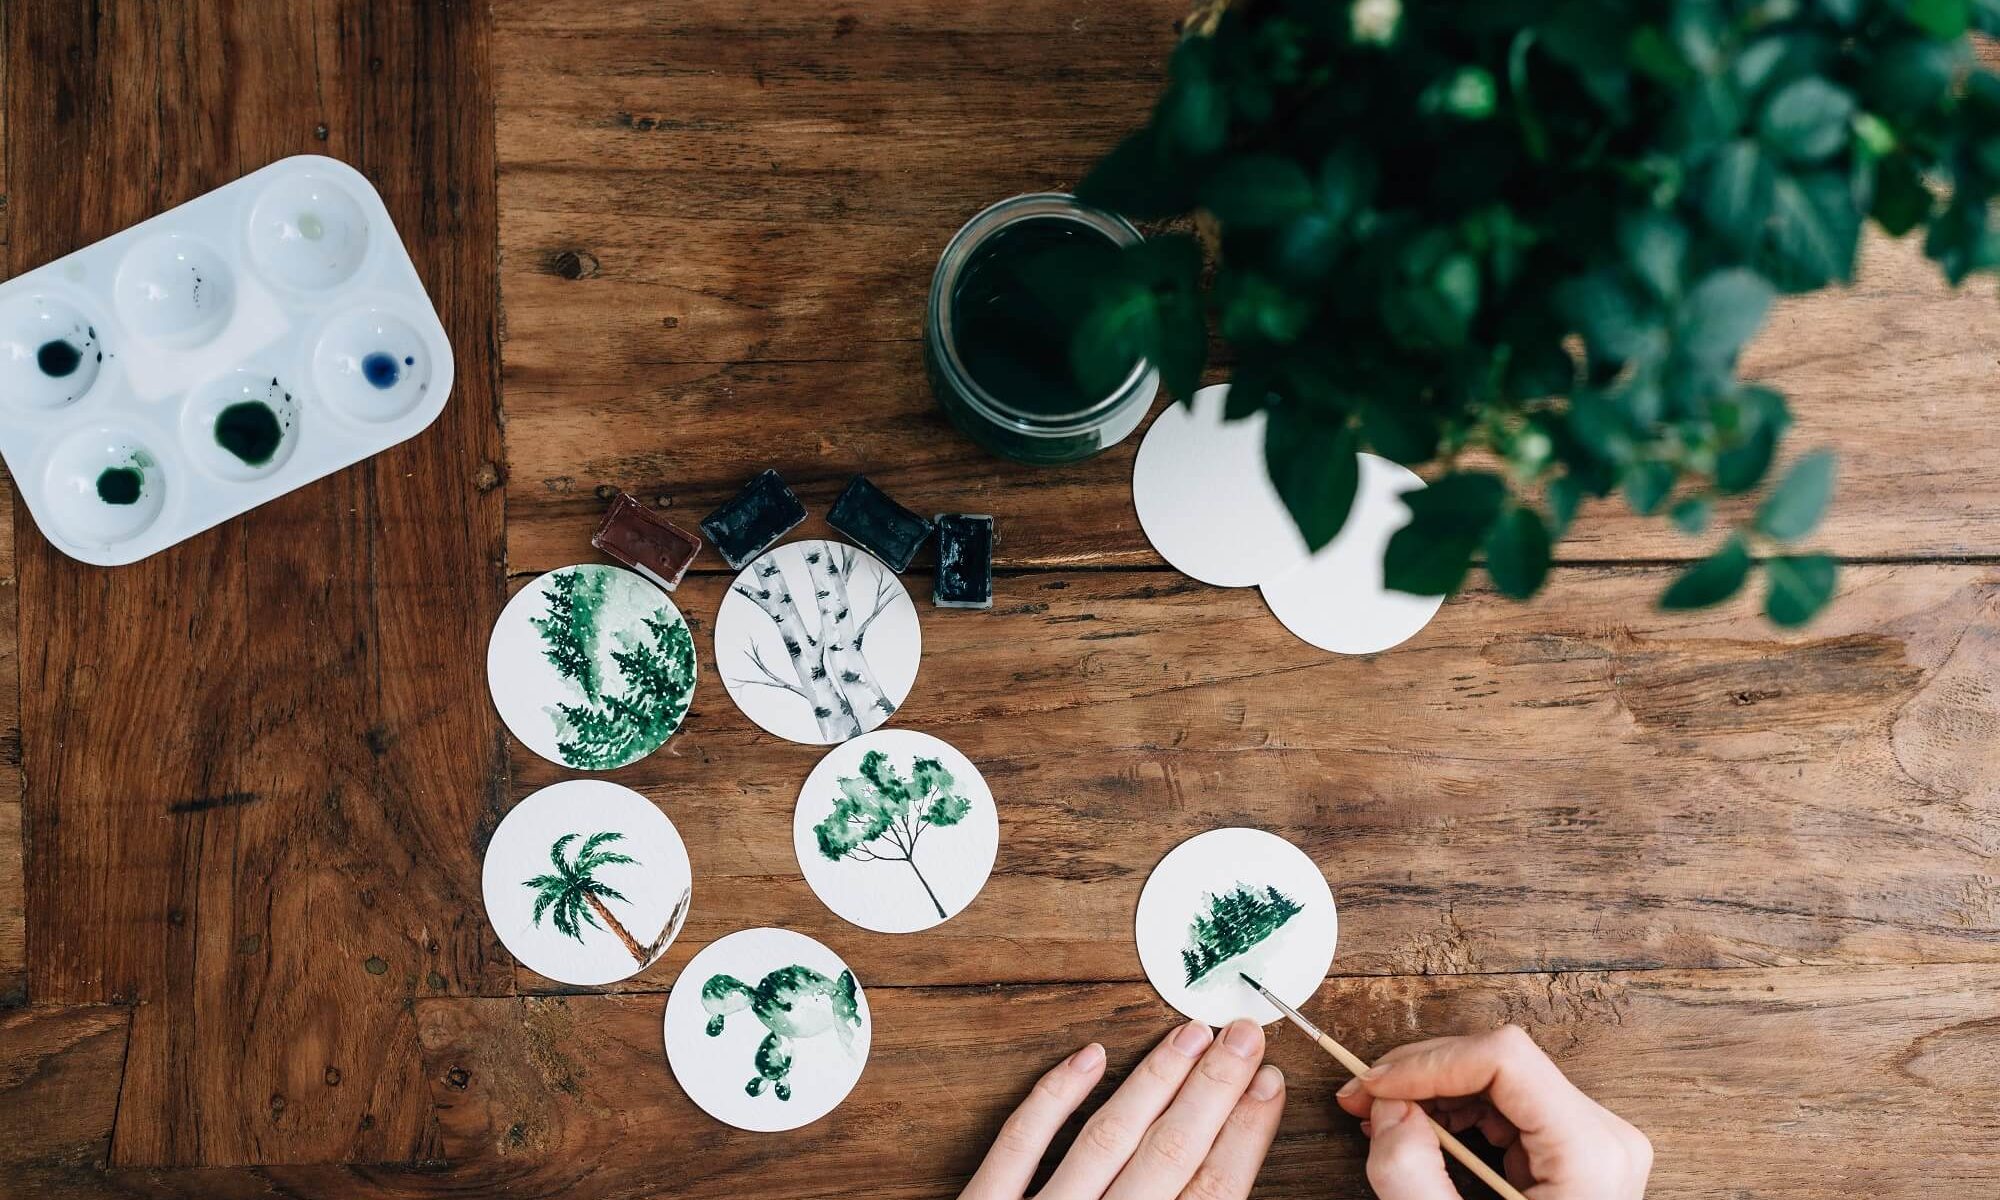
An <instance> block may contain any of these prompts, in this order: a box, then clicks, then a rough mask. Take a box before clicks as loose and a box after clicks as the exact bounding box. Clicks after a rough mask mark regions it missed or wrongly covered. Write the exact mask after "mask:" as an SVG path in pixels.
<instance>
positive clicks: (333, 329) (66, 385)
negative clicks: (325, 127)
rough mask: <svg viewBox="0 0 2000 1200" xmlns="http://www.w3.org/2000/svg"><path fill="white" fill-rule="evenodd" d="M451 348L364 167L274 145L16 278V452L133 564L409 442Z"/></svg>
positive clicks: (6, 299)
mask: <svg viewBox="0 0 2000 1200" xmlns="http://www.w3.org/2000/svg"><path fill="white" fill-rule="evenodd" d="M451 383H452V355H451V346H450V344H449V343H448V342H447V341H446V340H445V333H444V326H443V325H442V324H440V323H439V321H438V317H437V312H436V310H435V309H434V308H432V306H431V302H430V298H429V297H428V296H427V295H426V294H425V292H424V286H423V281H422V280H420V279H419V278H418V277H417V272H416V268H415V267H414V266H413V265H412V264H411V262H410V256H409V254H408V252H407V251H406V250H405V249H404V248H403V243H402V239H401V237H399V236H398V235H397V233H396V227H395V225H394V224H393V223H392V222H391V221H390V219H389V212H388V209H386V208H385V207H383V204H382V199H381V197H380V196H379V195H377V194H376V192H375V189H374V187H373V186H372V185H370V184H369V182H368V180H367V179H365V178H364V177H362V175H361V174H360V173H359V172H358V171H355V170H354V169H353V168H352V167H349V166H347V165H346V164H345V163H342V162H338V161H336V160H334V159H330V158H322V157H317V156H312V155H304V156H300V157H297V158H288V159H285V160H283V161H281V162H276V163H273V164H271V165H270V166H268V167H265V168H264V169H262V170H260V171H255V172H253V173H251V174H249V175H246V176H244V177H243V178H241V179H239V180H237V181H236V182H234V183H231V184H227V185H225V186H223V187H220V188H217V189H216V190H215V191H212V192H209V193H208V194H207V195H204V196H201V197H198V198H196V199H194V200H191V201H189V202H188V203H186V204H183V205H181V206H180V207H179V208H175V209H173V210H171V211H169V212H165V213H162V214H160V215H159V216H157V217H154V218H152V219H151V220H149V221H145V222H143V223H141V224H138V225H135V226H133V227H132V228H130V229H127V230H124V231H123V232H121V233H117V234H114V235H113V236H111V237H108V238H106V239H104V240H103V241H101V242H98V243H96V244H95V245H91V246H88V247H85V248H84V249H82V250H79V251H77V252H76V253H74V254H71V255H69V256H67V257H65V258H60V259H57V260H56V261H55V262H52V263H49V264H48V265H47V266H44V267H41V268H39V269H37V270H34V271H31V272H29V273H28V274H26V275H23V276H21V277H20V278H18V279H14V280H10V281H9V282H7V283H6V284H4V285H0V456H4V457H5V459H6V461H7V467H8V469H9V470H10V471H11V472H12V473H13V475H14V481H15V486H16V487H17V488H18V489H19V491H20V493H21V496H22V499H23V500H25V501H26V502H27V505H28V511H29V512H30V513H32V514H34V518H35V523H36V524H37V525H39V526H41V529H42V532H43V533H45V534H47V535H48V537H49V540H50V541H52V542H54V543H55V545H56V546H57V547H58V548H59V549H61V550H62V551H63V552H64V553H66V554H68V555H70V556H71V557H73V558H77V559H81V560H83V561H84V562H89V563H96V564H99V565H101V566H118V565H121V564H124V563H129V562H135V561H137V560H139V559H142V558H145V557H146V556H147V555H150V554H154V553H156V552H158V551H160V550H163V549H165V548H167V547H168V546H171V545H173V544H174V543H176V542H179V541H183V540H185V539H186V538H189V537H192V536H193V535H195V534H197V533H199V532H201V531H202V530H204V529H207V528H209V527H210V526H213V525H217V524H220V523H221V522H223V521H226V520H228V519H229V518H230V517H233V516H236V515H237V514H239V513H243V512H246V511H248V510H250V509H252V508H255V507H256V506H257V505H259V504H262V503H264V502H265V501H267V500H271V499H273V498H275V497H277V496H281V495H283V494H284V493H286V492H288V491H291V490H292V489H294V488H297V487H300V486H302V485H304V484H307V483H310V482H311V481H313V480H315V479H318V478H320V477H321V476H323V475H328V474H331V473H333V472H334V471H338V470H340V469H341V468H342V467H346V466H350V465H352V464H354V463H356V462H359V461H361V460H362V459H364V458H367V457H369V456H370V455H373V454H376V453H379V452H380V451H382V450H386V449H388V448H389V447H390V446H393V445H395V444H397V443H398V442H401V441H404V440H406V439H408V438H410V437H412V436H413V435H415V434H416V433H418V432H419V431H421V430H422V429H423V428H424V427H425V426H427V425H429V424H430V423H431V422H432V421H433V420H435V419H436V417H437V415H438V413H439V412H440V411H442V410H443V408H444V404H445V399H446V397H448V396H449V395H450V393H451Z"/></svg>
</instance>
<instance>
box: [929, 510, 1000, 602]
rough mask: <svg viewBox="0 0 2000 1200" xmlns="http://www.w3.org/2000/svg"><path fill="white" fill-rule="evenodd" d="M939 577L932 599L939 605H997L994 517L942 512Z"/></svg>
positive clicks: (935, 521) (938, 522)
mask: <svg viewBox="0 0 2000 1200" xmlns="http://www.w3.org/2000/svg"><path fill="white" fill-rule="evenodd" d="M931 523H932V524H933V525H935V526H936V527H937V540H938V542H937V579H936V581H935V582H934V583H933V585H932V587H931V603H932V604H934V605H936V606H937V607H939V608H992V607H993V518H992V517H989V516H985V515H983V514H977V513H939V514H938V515H937V516H936V517H933V518H932V519H931Z"/></svg>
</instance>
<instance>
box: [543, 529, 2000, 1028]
mask: <svg viewBox="0 0 2000 1200" xmlns="http://www.w3.org/2000/svg"><path fill="white" fill-rule="evenodd" d="M1664 575H1665V571H1664V569H1637V568H1620V569H1615V570H1613V569H1606V570H1597V569H1582V568H1571V569H1564V570H1561V571H1559V572H1558V573H1557V575H1556V578H1555V581H1554V584H1553V586H1552V589H1551V594H1550V597H1549V599H1548V602H1547V603H1545V604H1542V605H1539V606H1529V607H1523V606H1521V605H1516V604H1513V603H1511V602H1508V601H1506V600H1504V599H1501V598H1499V597H1497V596H1494V595H1491V594H1488V593H1474V594H1471V595H1469V596H1467V597H1466V598H1464V599H1461V600H1459V601H1455V602H1453V603H1451V604H1448V605H1446V606H1445V608H1444V609H1443V610H1442V612H1441V613H1440V615H1439V617H1438V618H1437V620H1436V621H1434V622H1433V623H1432V624H1431V626H1430V627H1429V628H1428V629H1426V630H1425V631H1424V632H1423V633H1421V634H1420V635H1418V637H1417V638H1415V639H1414V640H1413V641H1411V642H1409V643H1407V644H1406V645H1404V646H1403V647H1401V648H1399V649H1397V650H1395V651H1393V652H1391V653H1388V654H1383V655H1377V656H1370V657H1364V658H1343V657H1338V656H1332V655H1327V654H1323V653H1321V652H1319V651H1317V650H1314V649H1312V648H1311V647H1308V646H1306V645H1305V644H1303V643H1300V642H1298V641H1296V640H1295V639H1293V638H1292V637H1291V635H1290V634H1288V633H1287V632H1286V631H1285V630H1284V629H1283V627H1281V626H1280V625H1279V624H1278V623H1277V622H1276V620H1274V619H1273V618H1272V617H1271V616H1270V614H1269V613H1268V612H1266V611H1265V610H1264V608H1263V607H1262V605H1261V603H1260V602H1259V601H1258V599H1257V598H1256V595H1255V593H1254V592H1250V591H1247V590H1243V591H1220V590H1215V589H1210V588H1206V587H1203V586H1201V585H1199V584H1194V583H1192V582H1190V581H1187V580H1183V579H1180V578H1179V577H1177V576H1166V575H1162V574H1159V573H1128V572H1117V571H1113V572H1076V573H1066V574H1054V575H1046V576H1045V575H1040V574H1037V575H1028V576H1013V577H1003V578H1002V579H1001V581H1000V591H999V595H998V597H997V606H996V608H995V609H994V610H993V611H992V612H990V613H967V612H940V611H934V610H931V609H930V607H929V605H928V603H927V602H924V603H920V605H919V608H920V612H921V614H922V618H923V623H924V637H925V666H924V668H923V670H922V672H921V673H920V674H919V676H918V680H917V684H916V687H915V689H914V690H913V691H912V693H911V695H910V697H909V699H908V700H907V701H906V702H905V705H904V707H903V709H902V712H901V713H900V714H899V715H898V717H897V718H896V723H897V724H899V725H903V726H907V727H909V728H915V729H921V730H925V731H927V732H930V733H934V734H937V735H939V736H942V737H944V738H946V739H948V740H950V741H951V742H952V743H953V744H955V745H956V746H958V747H959V748H960V749H961V750H963V751H964V752H965V753H966V754H967V755H968V756H969V757H970V758H971V759H972V760H973V761H974V762H975V763H977V764H979V766H980V768H981V770H982V772H983V773H984V774H985V776H986V778H987V781H988V783H989V784H990V785H991V786H992V788H993V791H994V794H995V797H996V800H997V803H998V804H999V806H1000V812H1001V828H1002V834H1001V845H1000V853H999V860H998V862H997V864H996V866H995V870H994V875H993V878H992V880H991V882H990V883H989V884H988V885H987V887H986V890H985V891H984V892H983V893H982V894H981V896H980V898H979V900H978V901H977V902H976V903H974V904H973V905H972V907H971V908H969V909H968V910H967V911H966V912H965V913H963V914H962V915H960V916H959V917H957V918H956V919H954V920H952V921H951V922H950V923H948V924H946V925H943V926H940V927H938V928H937V929H934V930H932V931H930V932H928V933H926V934H925V935H924V936H923V937H922V938H901V937H894V936H884V935H874V934H867V933H862V932H859V931H857V930H854V929H852V928H849V927H848V926H846V925H843V924H842V923H841V922H840V921H838V920H837V919H836V918H834V917H833V916H832V915H831V914H830V913H829V912H827V910H826V909H825V908H824V907H823V906H822V905H821V904H820V903H819V901H818V900H817V899H816V898H815V897H814V895H813V894H812V892H811V890H810V889H809V888H808V887H807V885H806V884H805V883H804V882H803V880H802V879H801V878H800V877H799V874H798V866H797V863H796V861H795V858H794V855H793V849H792V837H791V821H792V810H793V805H794V801H795V799H796V797H797V789H798V787H799V786H800V784H801V783H802V782H803V781H804V779H805V777H806V775H807V773H808V772H809V771H810V770H811V768H812V765H813V764H814V763H815V762H816V761H818V759H819V757H820V753H821V752H820V751H819V750H818V749H817V748H815V747H809V746H794V745H790V744H785V743H779V742H775V741H774V740H773V739H771V738H769V737H768V736H766V735H763V734H761V733H759V732H758V731H757V730H756V729H755V728H754V727H753V726H751V725H750V724H749V722H748V720H747V719H746V718H744V717H743V716H742V714H741V713H740V712H738V711H737V709H736V708H735V706H734V705H733V704H732V703H731V702H730V700H729V699H728V697H727V695H726V693H725V691H724V689H723V686H722V681H721V677H720V675H719V674H718V665H717V663H716V662H715V661H714V660H715V653H714V650H713V642H712V636H711V629H712V625H711V618H710V614H712V613H713V612H714V611H715V609H716V606H717V604H718V603H719V602H720V597H721V594H722V590H723V587H724V583H723V581H722V580H719V579H717V578H714V577H703V578H700V579H697V580H692V581H690V582H688V583H685V584H683V585H682V587H681V589H680V592H679V593H678V595H677V602H678V603H679V605H680V607H681V609H682V611H683V612H684V613H686V614H687V615H688V616H689V617H690V620H691V621H692V622H693V624H694V627H695V642H696V646H697V648H698V650H699V656H698V657H699V659H700V666H701V671H702V676H701V679H700V681H699V683H698V684H697V687H696V692H695V699H694V705H693V709H692V712H691V714H690V716H689V718H688V721H687V723H686V725H685V726H684V727H683V729H682V731H681V733H679V734H678V735H677V736H676V738H675V739H674V741H673V742H672V743H670V745H669V746H668V748H667V749H666V750H665V751H663V752H662V753H660V754H657V755H655V756H653V757H652V758H649V759H646V760H643V761H642V762H640V763H638V764H635V765H633V766H631V767H628V768H626V769H625V770H623V771H620V772H618V773H616V774H614V775H613V776H612V778H614V779H616V780H617V781H618V782H621V783H625V784H628V785H630V786H633V787H636V788H638V789H640V790H641V791H643V792H645V793H646V794H648V795H649V796H652V797H653V798H654V799H656V800H657V801H658V802H659V803H660V805H661V806H662V808H663V809H664V810H665V811H666V812H667V813H668V814H669V815H670V816H672V818H673V819H674V821H675V822H676V823H677V824H678V826H679V828H680V830H681V833H682V836H683V837H685V838H686V839H687V841H688V844H689V846H690V849H691V851H692V853H693V854H694V856H695V863H696V873H697V875H698V877H699V879H700V880H701V881H702V882H701V883H700V884H698V886H697V888H696V899H695V904H694V907H693V910H692V913H691V916H690V919H689V924H688V927H687V934H686V935H685V936H684V937H683V938H682V939H681V940H680V941H679V942H677V943H676V944H675V945H674V946H673V947H672V948H671V949H670V950H669V952H668V955H667V956H666V958H664V959H663V960H662V962H661V963H660V964H657V965H655V966H654V967H653V968H652V969H651V970H650V971H648V972H646V973H644V974H642V975H641V976H639V977H638V979H637V980H636V981H634V982H633V984H632V985H631V986H636V987H658V986H660V985H661V984H663V983H664V982H665V981H666V980H668V979H671V978H672V977H673V975H674V973H675V972H677V971H678V970H679V968H680V966H681V964H682V963H684V962H685V961H686V959H687V958H688V957H689V956H690V955H692V954H693V953H694V951H695V950H697V949H698V948H699V947H700V946H701V945H702V944H705V943H706V942H708V941H710V940H712V939H713V938H715V937H718V936H720V935H722V934H724V933H726V932H729V931H730V930H733V929H736V928H740V927H742V926H746V925H767V924H768V925H783V926H787V927H791V928H797V929H800V930H803V931H804V932H807V933H811V934H813V935H814V936H816V937H819V938H822V939H823V940H827V941H828V942H829V943H830V944H837V945H840V946H841V947H842V948H843V953H844V954H846V955H847V956H848V957H849V959H850V961H851V962H852V963H853V964H854V966H855V969H856V970H857V971H859V972H860V973H862V974H863V975H864V976H865V977H867V978H870V979H875V980H878V981H880V982H884V983H893V984H898V985H906V984H977V983H984V982H993V981H1047V980H1130V979H1137V978H1140V975H1139V974H1138V963H1137V962H1136V960H1135V959H1134V958H1133V955H1132V951H1131V920H1132V912H1133V906H1134V904H1135V903H1136V902H1137V897H1138V892H1139V888H1140V886H1141V884H1142V883H1143V882H1144V880H1145V878H1146V875H1147V873H1148V872H1149V871H1150V869H1151V868H1152V865H1153V864H1154V863H1155V862H1157V861H1158V860H1159V858H1160V857H1161V856H1162V855H1163V854H1165V852H1166V851H1167V850H1168V849H1170V848H1171V847H1172V846H1174V845H1176V844H1177V843H1179V842H1180V841H1181V840H1182V839H1183V838H1186V837H1189V836H1191V835H1193V834H1195V833H1198V832H1201V831H1203V830H1205V829H1209V828H1213V827H1216V826H1220V825H1231V824H1249V825H1258V826H1263V827H1267V828H1270V829H1273V830H1275V831H1277V832H1279V833H1281V834H1283V835H1285V836H1286V837H1288V838H1290V839H1292V840H1293V841H1294V842H1296V843H1297V844H1299V845H1300V846H1302V847H1303V848H1305V849H1306V851H1307V852H1308V853H1310V854H1312V855H1313V856H1314V857H1315V858H1316V859H1317V860H1318V861H1319V862H1320V864H1321V866H1322V868H1323V869H1324V870H1325V872H1326V875H1327V877H1328V879H1329V880H1330V881H1331V882H1332V883H1333V884H1334V887H1335V890H1336V895H1337V897H1338V900H1339V903H1340V905H1341V907H1342V917H1343V920H1342V945H1341V952H1340V957H1339V959H1338V960H1337V961H1338V966H1337V969H1338V970H1339V971H1340V972H1342V973H1354V974H1389V975H1395V974H1409V973H1421V972H1435V971H1518V970H1539V969H1575V968H1598V969H1602V968H1613V967H1626V968H1639V967H1662V966H1671V967H1730V966H1744V965H1754V966H1770V965H1784V964H1799V963H1835V962H1918V961H1937V960H1945V961H1971V960H1977V961H1982V962H1994V961H2000V886H1996V884H1995V879H1994V873H1993V862H1994V855H1995V853H1996V850H2000V786H1996V781H2000V737H1996V733H2000V730H1996V723H1995V722H1996V717H1995V714H1994V711H1993V707H1992V703H1991V697H1992V696H1993V695H1994V694H1995V693H1996V691H2000V572H1996V570H1995V569H1993V568H1977V567H1946V566H1911V567H1861V568H1850V569H1849V570H1848V572H1847V574H1846V576H1845V587H1844V590H1843V593H1842V595H1841V596H1840V597H1839V598H1838V599H1837V600H1836V602H1835V603H1834V605H1833V606H1832V608H1831V610H1830V611H1829V613H1828V614H1827V615H1826V616H1825V617H1824V618H1823V619H1822V620H1821V622H1820V623H1819V624H1818V625H1817V626H1815V627H1814V628H1813V629H1811V630H1809V631H1807V632H1804V633H1798V634H1791V635H1783V636H1779V635H1774V634H1773V633H1772V632H1771V630H1770V629H1769V628H1768V627H1767V626H1765V625H1764V624H1762V623H1761V622H1760V619H1759V618H1758V617H1757V616H1756V614H1755V613H1754V612H1753V611H1752V610H1751V606H1750V604H1749V603H1748V602H1739V603H1737V604H1736V605H1734V606H1733V607H1731V608H1728V609H1725V610H1722V611H1718V612H1714V613H1704V614H1698V615H1693V616H1690V615H1686V614H1659V613H1656V612H1654V611H1653V610H1652V608H1651V605H1650V598H1651V597H1652V596H1653V595H1654V593H1655V592H1656V591H1657V589H1658V588H1659V586H1660V584H1661V581H1662V579H1663V577H1664ZM909 582H910V583H911V585H912V590H913V591H917V592H920V593H921V592H924V591H926V590H927V586H926V585H927V580H926V579H924V578H923V577H922V576H915V577H912V578H911V579H910V581H909ZM725 666H726V664H725ZM514 774H515V781H516V792H517V793H525V792H527V791H529V790H531V789H533V788H537V787H540V786H543V785H546V784H549V783H552V782H555V781H556V780H558V779H561V778H564V777H565V772H563V771H561V770H560V769H558V768H556V767H554V766H553V765H551V764H548V763H545V762H543V761H541V760H539V759H536V758H534V757H533V756H531V755H528V754H526V753H525V752H522V751H517V752H516V755H515V759H514ZM519 985H520V986H521V987H522V988H523V989H525V990H531V991H533V990H545V989H548V988H549V987H550V985H549V984H548V982H547V981H545V980H542V979H540V978H539V977H538V976H535V975H533V974H532V973H529V972H527V971H525V970H523V971H522V973H521V976H520V980H519ZM559 990H560V989H559Z"/></svg>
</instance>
